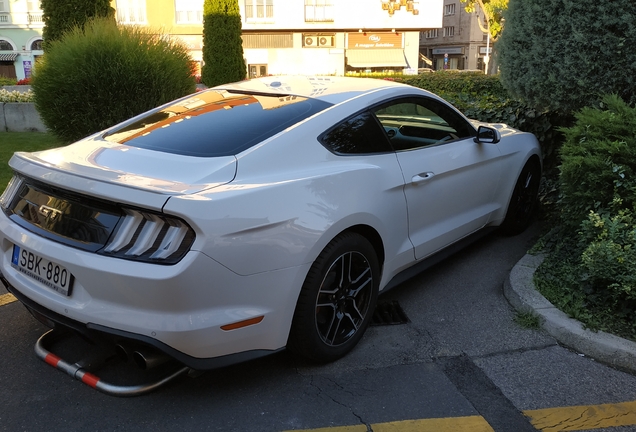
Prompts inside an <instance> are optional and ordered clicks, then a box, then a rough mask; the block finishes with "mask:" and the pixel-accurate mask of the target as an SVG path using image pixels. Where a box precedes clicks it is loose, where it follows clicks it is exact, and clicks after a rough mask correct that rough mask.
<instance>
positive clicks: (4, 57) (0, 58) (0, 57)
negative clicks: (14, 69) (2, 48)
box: [0, 52, 18, 62]
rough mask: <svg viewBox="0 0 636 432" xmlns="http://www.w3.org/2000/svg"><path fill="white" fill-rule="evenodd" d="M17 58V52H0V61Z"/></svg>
mask: <svg viewBox="0 0 636 432" xmlns="http://www.w3.org/2000/svg"><path fill="white" fill-rule="evenodd" d="M16 58H18V53H15V52H14V53H0V61H10V62H12V61H15V59H16Z"/></svg>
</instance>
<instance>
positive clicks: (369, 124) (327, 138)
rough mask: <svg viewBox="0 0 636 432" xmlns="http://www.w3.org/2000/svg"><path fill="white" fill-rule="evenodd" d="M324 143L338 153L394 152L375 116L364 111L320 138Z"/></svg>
mask: <svg viewBox="0 0 636 432" xmlns="http://www.w3.org/2000/svg"><path fill="white" fill-rule="evenodd" d="M318 139H319V140H320V142H321V143H322V145H324V146H325V147H327V148H328V149H329V150H331V151H332V152H334V153H338V154H369V153H386V152H392V151H393V148H391V144H390V143H389V141H388V140H387V139H386V135H385V134H383V133H382V130H381V129H380V126H379V124H378V122H377V121H376V119H375V117H374V116H373V115H372V114H371V113H369V112H363V113H361V114H358V115H356V116H354V117H351V118H349V119H347V120H345V121H343V122H342V123H340V124H338V125H337V126H336V127H334V128H333V129H331V130H329V131H327V132H325V133H324V134H323V135H322V136H320V137H319V138H318Z"/></svg>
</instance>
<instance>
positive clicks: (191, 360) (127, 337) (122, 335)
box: [0, 273, 283, 370]
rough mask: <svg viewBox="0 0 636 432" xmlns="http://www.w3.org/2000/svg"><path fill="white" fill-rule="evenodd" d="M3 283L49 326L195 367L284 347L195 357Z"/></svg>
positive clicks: (208, 366) (217, 365)
mask: <svg viewBox="0 0 636 432" xmlns="http://www.w3.org/2000/svg"><path fill="white" fill-rule="evenodd" d="M0 282H2V284H3V285H4V287H5V288H6V289H7V291H8V292H10V293H11V294H13V295H14V296H15V297H16V298H17V299H18V300H19V301H20V302H21V303H22V304H23V305H24V306H25V307H26V309H27V310H28V311H29V312H30V313H31V315H33V317H34V318H36V319H37V320H38V321H40V322H42V323H43V324H45V325H47V326H49V327H52V328H62V329H68V330H72V331H73V332H75V333H78V334H79V335H81V336H82V337H83V338H85V339H88V340H90V341H95V342H97V341H100V340H103V339H108V340H110V341H111V342H112V343H114V344H131V345H134V346H139V345H141V346H147V347H151V348H153V349H156V350H158V351H161V352H162V353H164V354H166V355H168V356H169V357H171V358H173V359H175V360H177V361H179V362H180V363H183V364H184V365H186V366H188V367H189V368H191V369H195V370H210V369H216V368H220V367H225V366H229V365H232V364H236V363H241V362H244V361H249V360H253V359H256V358H259V357H263V356H266V355H269V354H273V353H276V352H279V351H281V350H282V349H283V348H280V349H277V350H263V349H256V350H250V351H244V352H240V353H234V354H228V355H224V356H220V357H213V358H197V357H192V356H190V355H187V354H185V353H183V352H181V351H178V350H176V349H174V348H172V347H171V346H169V345H166V344H165V343H163V342H161V341H159V340H156V339H153V338H151V337H148V336H144V335H140V334H135V333H131V332H127V331H122V330H117V329H113V328H109V327H106V326H102V325H99V324H94V323H87V324H82V323H80V322H79V321H75V320H72V319H69V318H68V317H65V316H63V315H60V314H58V313H56V312H53V311H51V310H48V309H46V308H45V307H43V306H42V305H40V304H38V303H36V302H34V301H33V300H31V299H29V298H28V297H27V296H25V295H24V294H22V293H21V292H20V291H19V290H17V289H16V288H15V287H13V286H12V285H11V284H10V283H9V282H8V281H7V279H6V278H5V277H4V275H3V274H2V273H0Z"/></svg>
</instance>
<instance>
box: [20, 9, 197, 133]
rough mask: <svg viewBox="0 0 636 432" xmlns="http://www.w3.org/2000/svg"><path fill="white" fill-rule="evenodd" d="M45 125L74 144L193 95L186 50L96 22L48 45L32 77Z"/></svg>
mask: <svg viewBox="0 0 636 432" xmlns="http://www.w3.org/2000/svg"><path fill="white" fill-rule="evenodd" d="M32 88H33V91H34V94H35V105H36V108H37V110H38V112H39V113H40V116H41V117H42V121H43V122H44V124H45V125H46V126H47V127H48V128H49V130H51V131H52V132H53V133H54V134H55V135H57V136H58V137H59V138H61V139H62V140H65V141H68V142H70V141H74V140H77V139H79V138H82V137H84V136H87V135H90V134H92V133H94V132H97V131H100V130H102V129H105V128H107V127H109V126H112V125H114V124H116V123H119V122H121V121H123V120H126V119H128V118H130V117H133V116H135V115H137V114H140V113H142V112H144V111H147V110H149V109H151V108H154V107H156V106H159V105H161V104H163V103H166V102H168V101H171V100H173V99H176V98H179V97H181V96H185V95H187V94H190V93H194V91H195V82H194V77H193V76H192V73H191V68H190V57H189V54H188V49H187V48H186V47H184V46H182V45H179V44H176V43H174V42H171V41H167V40H165V39H163V38H161V37H160V36H157V35H156V34H152V33H151V30H145V29H142V28H138V27H130V26H121V27H118V26H116V25H115V24H114V23H113V22H112V21H111V20H109V19H96V20H94V21H91V22H90V23H88V24H87V25H86V27H85V28H84V29H81V28H79V27H76V28H75V29H73V30H72V31H71V32H69V33H67V34H66V35H65V36H64V37H63V38H62V40H60V41H57V42H53V43H51V45H50V47H49V51H48V52H47V53H46V55H45V56H43V58H42V60H41V61H40V62H39V63H38V67H37V69H36V70H35V71H34V75H33V77H32Z"/></svg>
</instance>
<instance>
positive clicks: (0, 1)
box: [0, 0, 8, 12]
mask: <svg viewBox="0 0 636 432" xmlns="http://www.w3.org/2000/svg"><path fill="white" fill-rule="evenodd" d="M7 1H8V0H0V12H7V10H6V9H5V3H7Z"/></svg>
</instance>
